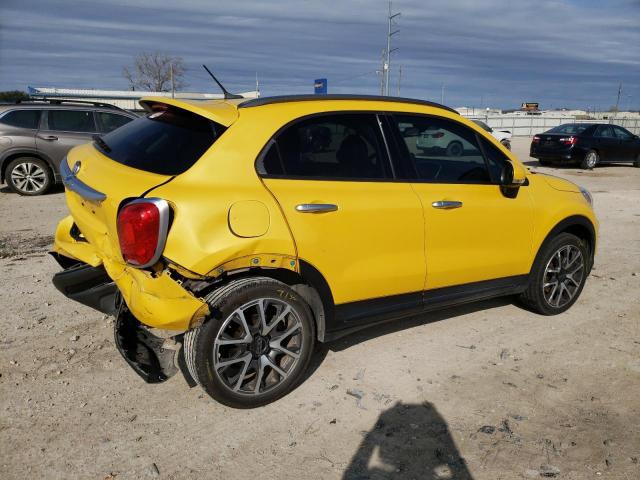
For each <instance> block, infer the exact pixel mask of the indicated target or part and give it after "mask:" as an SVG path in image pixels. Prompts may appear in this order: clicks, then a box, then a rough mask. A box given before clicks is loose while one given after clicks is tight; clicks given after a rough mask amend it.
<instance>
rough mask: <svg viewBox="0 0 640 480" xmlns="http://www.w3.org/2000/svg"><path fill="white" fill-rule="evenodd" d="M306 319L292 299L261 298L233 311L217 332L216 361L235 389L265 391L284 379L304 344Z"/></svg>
mask: <svg viewBox="0 0 640 480" xmlns="http://www.w3.org/2000/svg"><path fill="white" fill-rule="evenodd" d="M302 332H303V329H302V322H301V320H300V317H299V315H298V313H297V312H296V311H295V309H294V308H292V306H291V305H289V304H288V303H286V302H284V301H282V300H279V299H276V298H259V299H257V300H252V301H250V302H247V303H245V304H244V305H242V306H240V307H239V308H237V309H236V310H235V311H234V312H233V313H231V315H229V316H228V317H227V318H226V319H225V321H224V322H223V324H222V327H221V328H220V330H219V332H218V335H217V336H216V339H215V342H214V347H213V365H214V369H215V371H216V374H217V375H218V377H219V378H220V379H221V380H222V382H223V383H224V385H225V386H226V387H227V388H228V389H229V390H231V391H232V392H234V393H238V394H244V395H261V394H264V393H266V392H268V391H270V390H272V389H273V388H275V387H276V386H278V385H280V384H281V383H282V382H284V381H285V380H286V379H287V378H288V377H289V375H290V373H291V372H292V371H293V370H294V368H295V366H296V364H297V362H298V360H299V358H300V355H301V348H302Z"/></svg>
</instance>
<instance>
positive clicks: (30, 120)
mask: <svg viewBox="0 0 640 480" xmlns="http://www.w3.org/2000/svg"><path fill="white" fill-rule="evenodd" d="M40 112H41V110H13V111H11V112H9V113H7V114H5V115H3V116H2V118H0V123H4V124H5V125H11V126H12V127H20V128H30V129H36V128H38V123H40Z"/></svg>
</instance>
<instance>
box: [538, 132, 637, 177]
mask: <svg viewBox="0 0 640 480" xmlns="http://www.w3.org/2000/svg"><path fill="white" fill-rule="evenodd" d="M529 155H530V156H531V157H533V158H537V159H538V161H539V162H540V164H541V165H549V164H551V163H553V162H560V163H577V164H579V165H580V167H582V168H585V169H592V168H594V167H596V166H597V165H599V164H600V163H613V162H615V163H627V162H628V163H632V164H633V165H634V166H636V167H640V138H638V135H634V134H633V133H631V132H630V131H629V130H627V129H625V128H622V127H620V126H618V125H610V124H608V123H596V124H593V123H565V124H564V125H559V126H557V127H554V128H552V129H551V130H548V131H546V132H544V133H540V134H538V135H535V136H534V137H533V140H532V141H531V150H530V153H529Z"/></svg>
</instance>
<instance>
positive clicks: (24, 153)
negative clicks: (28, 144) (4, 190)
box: [0, 148, 60, 182]
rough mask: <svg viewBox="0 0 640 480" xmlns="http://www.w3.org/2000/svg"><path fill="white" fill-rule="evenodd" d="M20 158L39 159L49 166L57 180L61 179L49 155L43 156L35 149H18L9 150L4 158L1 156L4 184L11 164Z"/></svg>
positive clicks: (0, 170)
mask: <svg viewBox="0 0 640 480" xmlns="http://www.w3.org/2000/svg"><path fill="white" fill-rule="evenodd" d="M20 157H34V158H39V159H40V160H42V161H43V162H45V163H46V164H47V165H48V166H49V169H50V170H51V173H52V174H53V176H54V178H55V179H56V180H57V179H58V178H59V177H60V173H59V172H58V169H57V168H56V166H54V163H53V161H52V160H51V158H49V156H48V155H45V154H43V153H42V152H41V151H39V150H36V149H35V148H34V149H30V148H18V149H14V150H7V151H5V152H4V153H3V154H2V156H0V182H4V181H5V180H6V178H5V177H6V173H7V168H8V167H9V163H11V161H12V160H14V159H15V158H20Z"/></svg>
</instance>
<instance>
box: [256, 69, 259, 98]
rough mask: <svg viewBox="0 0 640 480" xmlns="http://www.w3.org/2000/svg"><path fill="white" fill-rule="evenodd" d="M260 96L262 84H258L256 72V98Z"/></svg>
mask: <svg viewBox="0 0 640 480" xmlns="http://www.w3.org/2000/svg"><path fill="white" fill-rule="evenodd" d="M259 96H260V84H259V83H258V72H256V97H259Z"/></svg>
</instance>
